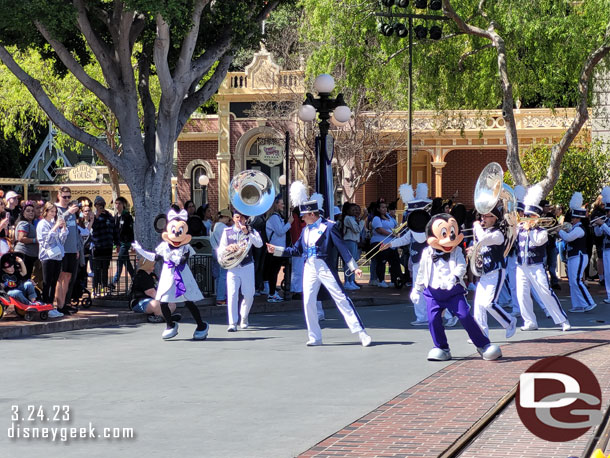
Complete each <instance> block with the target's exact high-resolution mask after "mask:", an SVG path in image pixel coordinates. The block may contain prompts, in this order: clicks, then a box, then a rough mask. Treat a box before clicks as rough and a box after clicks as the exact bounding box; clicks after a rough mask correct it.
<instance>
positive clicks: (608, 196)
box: [591, 186, 610, 304]
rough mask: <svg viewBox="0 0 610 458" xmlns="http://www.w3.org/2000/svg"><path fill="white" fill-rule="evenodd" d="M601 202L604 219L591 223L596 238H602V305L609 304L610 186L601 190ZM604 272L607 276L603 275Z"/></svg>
mask: <svg viewBox="0 0 610 458" xmlns="http://www.w3.org/2000/svg"><path fill="white" fill-rule="evenodd" d="M602 200H603V201H604V205H605V210H606V217H605V218H599V219H598V220H597V221H595V222H593V221H591V222H592V223H593V225H594V227H595V229H594V230H595V235H597V236H598V237H601V236H602V235H603V236H604V240H603V242H602V244H603V245H602V246H603V251H602V252H603V260H604V282H605V285H606V299H604V303H606V304H610V186H606V187H604V189H602ZM606 272H607V273H608V275H605V274H606Z"/></svg>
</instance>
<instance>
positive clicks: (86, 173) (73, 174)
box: [68, 162, 97, 181]
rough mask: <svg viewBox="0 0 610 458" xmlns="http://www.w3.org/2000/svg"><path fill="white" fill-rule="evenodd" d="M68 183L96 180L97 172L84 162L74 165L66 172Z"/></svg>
mask: <svg viewBox="0 0 610 458" xmlns="http://www.w3.org/2000/svg"><path fill="white" fill-rule="evenodd" d="M68 178H69V179H70V181H95V180H96V179H97V171H96V170H95V169H94V168H93V167H91V166H90V165H89V164H87V163H85V162H81V163H79V164H76V166H74V167H72V168H71V169H70V171H69V172H68Z"/></svg>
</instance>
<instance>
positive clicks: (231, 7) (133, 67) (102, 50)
mask: <svg viewBox="0 0 610 458" xmlns="http://www.w3.org/2000/svg"><path fill="white" fill-rule="evenodd" d="M280 1H281V0H248V1H239V0H223V1H213V0H187V1H185V0H166V1H158V0H72V1H65V0H23V1H20V2H13V1H11V0H0V8H2V11H3V14H2V15H1V16H0V60H2V62H3V63H4V64H5V65H6V67H7V68H8V69H9V70H10V71H11V72H12V73H13V74H14V75H15V76H16V77H17V78H18V79H19V81H21V82H22V83H23V84H24V85H25V86H26V87H27V89H28V91H29V92H30V93H31V94H32V96H33V97H34V98H35V99H36V102H37V103H38V105H40V107H41V108H42V110H43V111H44V112H45V113H46V114H47V116H48V117H49V118H50V119H51V120H52V121H53V123H54V124H55V125H56V126H57V127H58V128H59V129H60V130H62V131H64V132H65V133H66V134H67V135H69V136H70V137H72V138H74V139H75V140H77V141H79V142H82V143H84V144H86V145H87V146H89V147H90V148H92V149H94V150H96V151H97V152H98V155H99V156H100V157H101V158H102V159H103V160H104V162H105V163H106V164H108V165H109V167H111V168H113V169H116V170H117V171H118V172H119V173H120V174H121V175H122V177H123V178H124V180H125V182H126V184H127V186H128V187H129V189H130V191H131V194H132V196H133V198H134V205H135V210H136V213H137V215H138V218H137V219H136V234H137V237H138V239H139V240H141V241H142V242H143V243H144V244H145V245H148V246H151V245H152V244H153V242H154V240H153V236H152V235H150V231H149V230H148V228H150V227H151V225H152V221H153V219H154V216H155V215H156V214H157V213H159V212H161V211H163V212H164V211H166V210H167V206H168V204H169V200H170V189H171V187H170V178H171V174H172V158H173V146H174V143H175V141H176V139H177V138H178V135H179V134H180V132H181V130H182V128H183V126H184V124H185V123H186V122H187V120H188V118H189V117H190V115H191V114H192V113H193V112H195V110H197V109H198V107H200V106H201V105H202V104H204V103H205V102H207V101H208V100H209V99H210V98H211V97H212V95H213V94H214V93H215V92H216V90H217V89H218V87H219V85H220V84H221V83H222V81H223V80H224V77H225V75H226V72H227V70H228V68H229V66H230V64H231V62H232V60H233V55H234V53H235V52H236V51H237V50H239V49H241V48H243V47H252V46H255V45H258V42H259V39H260V23H261V21H262V20H263V19H264V18H265V17H267V15H268V14H269V12H270V11H272V10H273V9H274V8H275V7H276V6H277V5H278V3H280ZM32 50H34V51H37V52H38V54H39V55H40V56H41V57H42V58H43V60H44V62H45V64H46V67H45V69H46V70H48V71H53V72H54V74H55V75H57V76H60V77H61V76H64V77H68V76H69V75H71V76H73V77H74V78H76V80H78V82H79V84H80V86H79V87H81V88H82V90H83V91H85V93H87V94H92V95H93V96H94V97H95V98H96V99H97V100H98V103H100V104H101V105H103V108H104V110H105V112H106V113H110V114H111V117H113V118H114V119H115V121H114V122H115V125H116V127H117V132H118V136H117V137H118V138H120V142H112V141H109V139H108V137H107V138H104V139H102V138H99V137H98V136H96V135H93V134H92V133H90V132H88V131H86V130H85V129H83V128H82V127H81V126H80V125H79V124H80V123H79V124H75V123H74V122H72V120H71V119H70V118H69V114H68V113H67V110H65V108H64V107H62V106H61V105H60V104H59V103H58V101H57V100H55V99H54V97H53V93H52V92H50V91H51V89H50V88H49V87H47V86H45V84H43V81H42V80H41V79H40V78H39V77H36V76H34V75H32V74H30V69H27V68H25V67H24V66H22V65H20V62H19V53H21V52H30V51H32ZM16 57H17V59H16ZM91 65H93V67H91ZM95 69H99V72H98V73H96V71H95ZM155 78H156V79H158V84H159V88H160V97H159V98H158V99H157V100H155V98H154V94H153V92H154V91H153V90H152V87H153V86H154V84H153V79H155ZM79 97H80V95H79V94H78V92H77V91H75V93H74V98H75V99H77V100H80V102H81V104H82V106H81V111H80V115H81V116H84V117H86V118H94V117H95V116H98V115H100V116H103V114H102V113H100V112H99V111H97V109H96V107H95V106H94V107H90V106H89V105H88V103H87V100H85V99H81V98H79ZM97 106H99V105H97ZM89 109H93V110H94V111H93V112H91V111H88V110H89ZM67 115H68V116H67ZM109 119H110V118H109ZM88 120H89V121H92V120H93V119H88ZM110 121H111V122H113V120H112V119H110ZM76 122H79V120H76ZM91 124H93V123H91ZM112 138H114V136H111V138H110V140H112Z"/></svg>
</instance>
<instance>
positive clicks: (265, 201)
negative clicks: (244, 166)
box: [218, 170, 275, 269]
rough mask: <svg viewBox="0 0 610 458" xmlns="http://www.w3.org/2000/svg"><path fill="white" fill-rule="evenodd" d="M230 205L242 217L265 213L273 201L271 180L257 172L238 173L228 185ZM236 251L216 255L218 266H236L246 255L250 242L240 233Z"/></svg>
mask: <svg viewBox="0 0 610 458" xmlns="http://www.w3.org/2000/svg"><path fill="white" fill-rule="evenodd" d="M229 200H230V201H231V205H233V208H235V209H236V210H237V211H238V212H240V213H241V214H242V215H246V216H257V215H262V214H263V213H266V212H267V211H268V210H269V209H270V208H271V206H272V205H273V202H274V200H275V187H274V186H273V182H272V181H271V178H269V177H268V176H267V175H265V174H264V173H263V172H261V171H259V170H244V171H243V172H240V173H238V174H237V175H235V176H234V177H233V179H232V180H231V184H229ZM239 234H240V238H239V240H238V241H237V245H238V249H237V250H236V251H228V250H225V251H224V252H222V253H218V264H220V266H221V267H222V268H223V269H232V268H233V267H236V266H238V265H239V264H240V263H241V262H242V261H243V260H244V258H245V257H246V256H247V255H248V252H249V251H250V247H251V246H252V242H251V241H250V237H249V236H247V235H244V236H243V237H242V235H241V234H242V233H241V232H240V233H239Z"/></svg>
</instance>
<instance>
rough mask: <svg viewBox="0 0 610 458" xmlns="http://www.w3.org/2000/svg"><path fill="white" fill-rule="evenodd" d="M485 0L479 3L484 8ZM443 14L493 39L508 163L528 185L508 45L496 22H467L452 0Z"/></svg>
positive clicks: (517, 179) (520, 181) (464, 29)
mask: <svg viewBox="0 0 610 458" xmlns="http://www.w3.org/2000/svg"><path fill="white" fill-rule="evenodd" d="M483 3H484V0H481V1H480V3H479V8H480V9H482V7H483ZM443 14H444V15H445V16H447V17H449V18H451V19H452V20H453V21H454V22H455V24H456V25H457V26H458V28H459V29H460V30H461V31H462V32H464V33H467V34H469V35H475V36H479V37H482V38H485V39H487V40H489V41H491V44H492V46H493V47H494V48H495V49H496V52H497V54H498V56H497V63H498V73H499V76H500V81H501V83H502V93H503V97H502V117H503V118H504V123H505V126H506V134H505V136H506V164H507V166H508V169H509V170H510V173H511V175H512V176H513V179H514V180H515V182H516V183H517V184H521V185H527V178H526V176H525V172H524V171H523V167H522V166H521V161H520V159H519V139H518V136H517V123H516V121H515V114H514V111H513V104H514V102H513V86H512V84H511V82H510V78H509V76H508V65H507V61H506V47H505V44H504V39H503V38H502V37H501V36H500V35H499V34H498V33H497V32H496V31H495V24H494V23H493V21H491V22H490V25H489V28H488V29H487V30H483V29H481V28H479V27H475V26H473V25H470V24H467V23H466V22H465V21H464V20H463V19H462V18H461V17H460V16H459V15H458V14H457V13H456V12H455V10H454V9H453V7H452V6H451V2H450V0H443Z"/></svg>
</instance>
